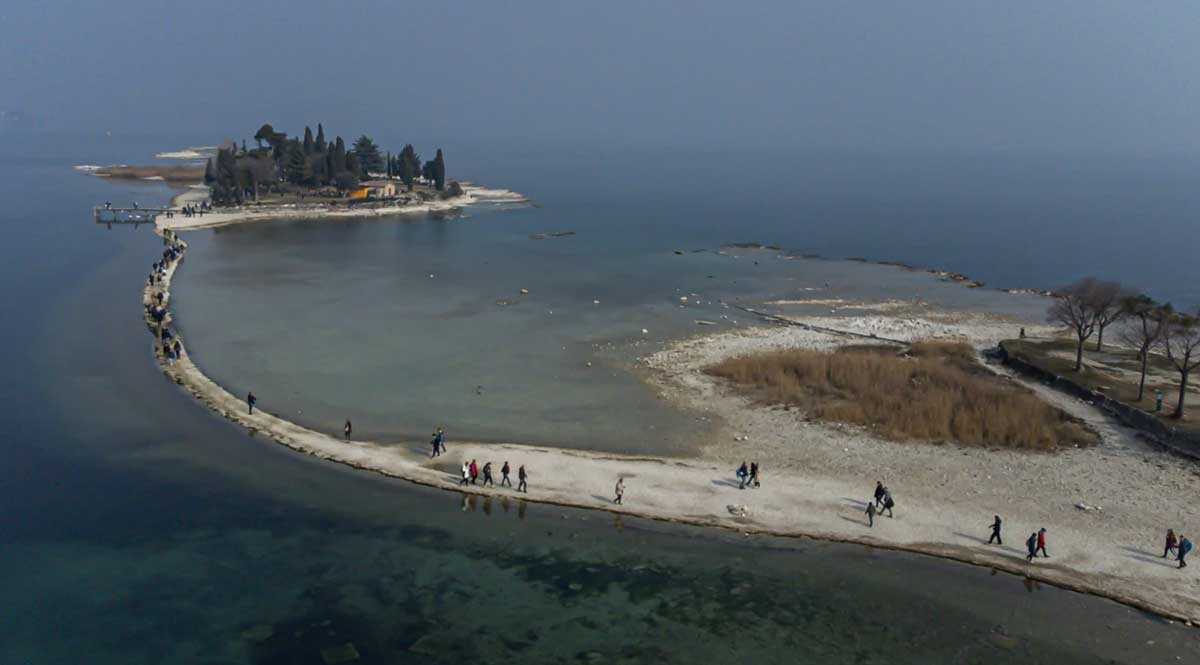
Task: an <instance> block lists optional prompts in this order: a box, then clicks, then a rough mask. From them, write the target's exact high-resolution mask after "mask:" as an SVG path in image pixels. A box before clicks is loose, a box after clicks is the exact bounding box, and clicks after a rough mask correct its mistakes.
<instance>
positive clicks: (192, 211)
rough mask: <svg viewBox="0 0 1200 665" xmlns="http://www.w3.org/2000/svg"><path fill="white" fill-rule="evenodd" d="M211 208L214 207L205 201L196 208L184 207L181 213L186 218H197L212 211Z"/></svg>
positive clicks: (192, 206) (191, 206) (193, 206)
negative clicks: (206, 211) (207, 211)
mask: <svg viewBox="0 0 1200 665" xmlns="http://www.w3.org/2000/svg"><path fill="white" fill-rule="evenodd" d="M211 208H212V205H211V204H209V202H208V201H204V202H203V203H201V204H200V205H198V206H195V205H187V206H183V208H182V209H181V210H180V211H179V212H180V213H182V214H183V216H184V217H196V216H200V217H203V216H204V211H205V210H210V209H211ZM168 214H169V215H170V213H168Z"/></svg>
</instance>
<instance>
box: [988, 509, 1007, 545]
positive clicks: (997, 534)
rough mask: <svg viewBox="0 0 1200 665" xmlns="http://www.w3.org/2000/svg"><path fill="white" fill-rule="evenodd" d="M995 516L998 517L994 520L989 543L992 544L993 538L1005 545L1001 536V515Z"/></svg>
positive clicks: (999, 543) (997, 542) (998, 543)
mask: <svg viewBox="0 0 1200 665" xmlns="http://www.w3.org/2000/svg"><path fill="white" fill-rule="evenodd" d="M995 517H996V519H995V520H993V521H992V537H991V538H988V545H991V544H992V541H993V540H994V541H996V544H997V545H1003V544H1004V541H1003V540H1001V538H1000V516H999V515H996V516H995Z"/></svg>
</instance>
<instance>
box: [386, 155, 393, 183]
mask: <svg viewBox="0 0 1200 665" xmlns="http://www.w3.org/2000/svg"><path fill="white" fill-rule="evenodd" d="M392 166H393V162H392V153H390V152H389V153H388V154H387V177H388V180H391V179H392Z"/></svg>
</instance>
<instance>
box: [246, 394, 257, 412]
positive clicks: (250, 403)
mask: <svg viewBox="0 0 1200 665" xmlns="http://www.w3.org/2000/svg"><path fill="white" fill-rule="evenodd" d="M255 404H258V398H257V397H255V396H254V393H249V394H247V395H246V405H247V406H249V407H250V413H254V405H255Z"/></svg>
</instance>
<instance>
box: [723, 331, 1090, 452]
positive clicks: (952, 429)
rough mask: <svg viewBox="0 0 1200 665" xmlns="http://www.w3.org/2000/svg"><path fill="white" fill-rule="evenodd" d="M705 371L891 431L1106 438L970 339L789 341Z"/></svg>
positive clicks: (904, 436)
mask: <svg viewBox="0 0 1200 665" xmlns="http://www.w3.org/2000/svg"><path fill="white" fill-rule="evenodd" d="M705 372H706V373H708V374H710V375H712V376H716V377H720V378H723V379H727V380H729V381H731V382H732V383H733V384H735V385H737V386H739V387H740V388H742V389H744V390H746V391H748V392H749V393H750V394H752V395H753V396H754V397H756V398H757V399H759V400H761V401H763V402H765V403H769V404H783V405H786V406H787V407H789V408H792V407H794V408H798V409H800V410H801V411H802V412H804V413H805V414H807V415H808V416H809V417H811V418H814V419H816V420H822V421H831V422H843V423H850V424H854V425H861V426H864V427H867V428H869V429H870V430H871V431H872V432H874V433H875V434H877V435H879V436H881V437H884V438H888V439H895V440H921V441H933V442H955V443H960V444H965V445H972V446H986V447H1004V448H1024V449H1031V450H1046V451H1049V450H1054V449H1056V448H1060V447H1070V446H1086V445H1091V444H1093V443H1095V442H1096V441H1097V440H1098V437H1097V436H1096V434H1095V432H1092V431H1091V430H1090V429H1088V428H1087V427H1085V426H1084V425H1083V424H1082V423H1080V422H1079V421H1077V420H1075V419H1073V418H1072V417H1071V416H1069V415H1067V414H1066V413H1063V412H1062V411H1060V410H1058V409H1056V408H1054V407H1052V406H1050V405H1049V404H1047V403H1045V402H1043V401H1042V400H1040V399H1039V398H1038V397H1037V396H1036V395H1034V394H1033V393H1031V392H1029V391H1028V390H1026V389H1024V388H1022V387H1020V386H1017V385H1014V384H1012V383H1009V382H1008V381H1006V380H1004V379H1003V378H1001V377H999V376H996V375H994V374H991V373H990V372H988V371H987V370H986V369H985V368H982V367H980V366H979V364H978V362H977V360H976V358H975V351H974V349H972V348H971V346H970V345H968V344H965V343H962V342H944V341H935V342H916V343H914V344H913V345H912V346H911V347H910V348H909V349H906V350H903V351H900V350H897V349H896V348H895V347H885V346H870V347H867V346H858V347H845V348H841V349H837V350H834V351H811V350H806V349H788V350H782V351H772V352H767V353H760V354H751V355H743V356H737V357H733V358H729V359H726V360H724V361H722V362H720V363H718V364H716V365H714V366H712V367H709V368H707V369H705Z"/></svg>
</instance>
